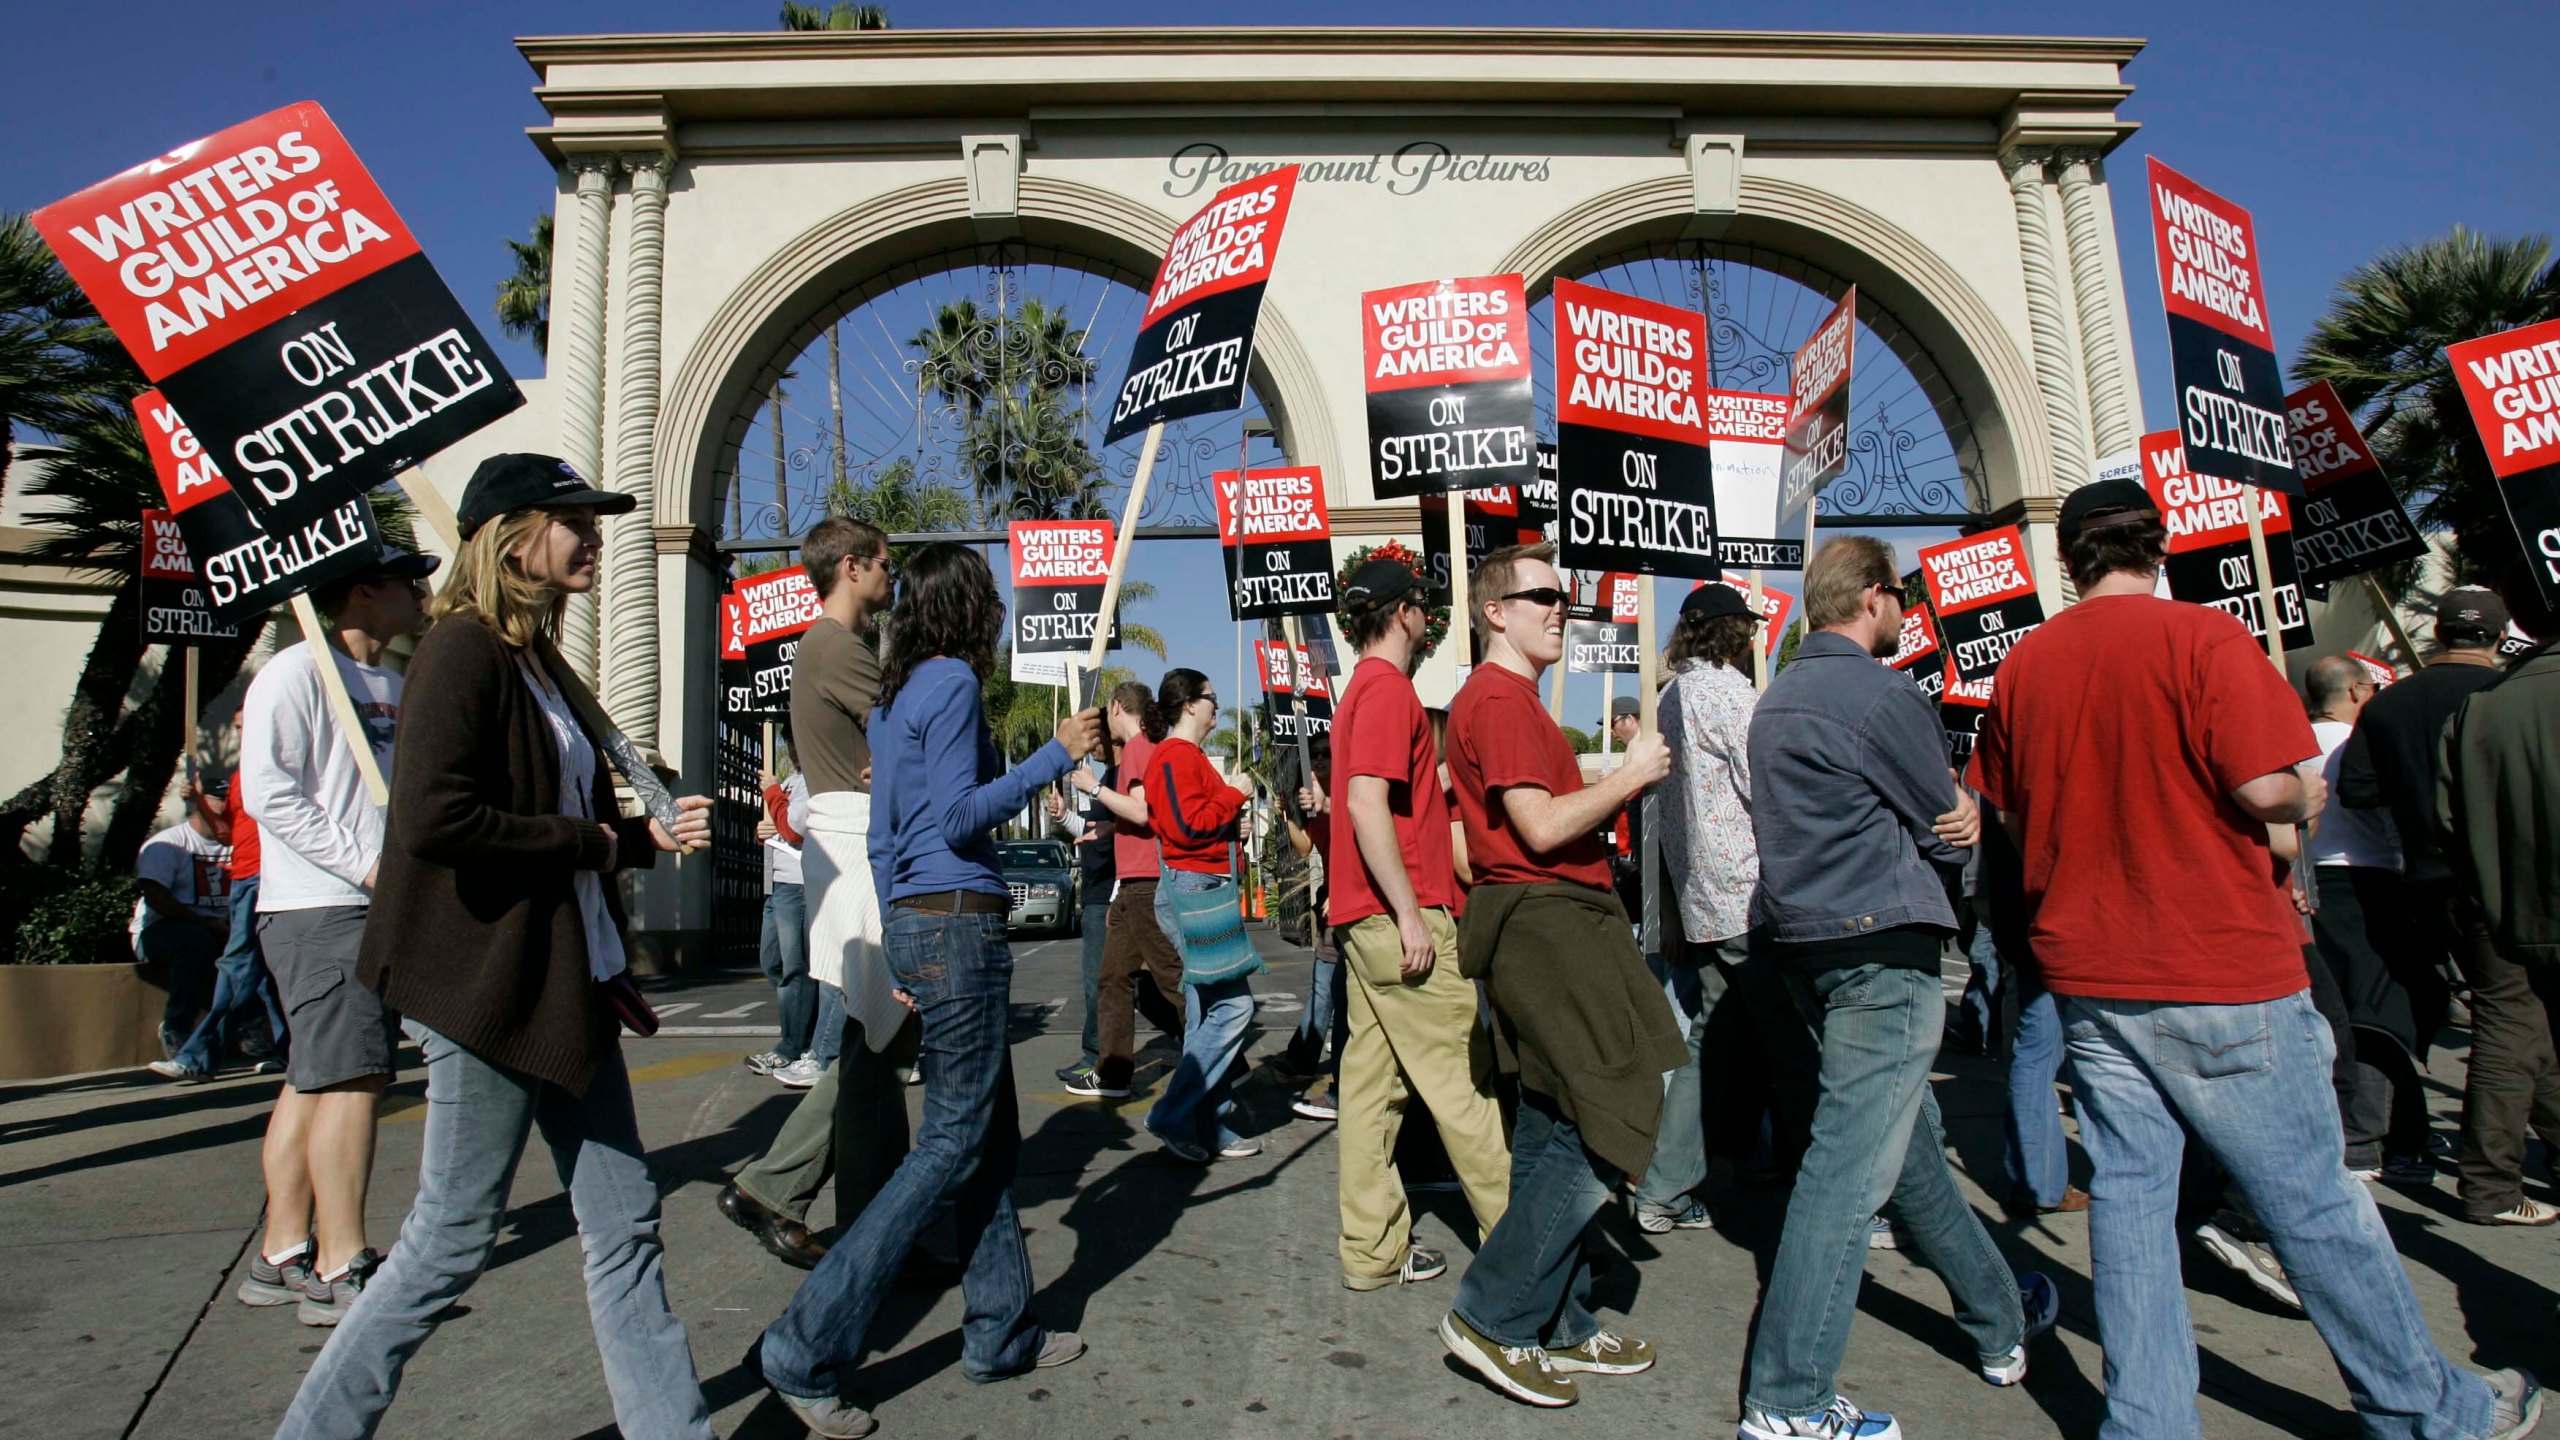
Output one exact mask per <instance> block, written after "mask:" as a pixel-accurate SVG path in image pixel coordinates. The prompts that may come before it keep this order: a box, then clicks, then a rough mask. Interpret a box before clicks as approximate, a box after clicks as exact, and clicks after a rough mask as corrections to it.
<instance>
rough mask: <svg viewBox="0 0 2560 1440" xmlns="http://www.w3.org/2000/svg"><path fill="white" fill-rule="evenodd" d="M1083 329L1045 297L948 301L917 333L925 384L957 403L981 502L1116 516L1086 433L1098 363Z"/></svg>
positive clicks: (965, 454) (1067, 514) (1003, 508)
mask: <svg viewBox="0 0 2560 1440" xmlns="http://www.w3.org/2000/svg"><path fill="white" fill-rule="evenodd" d="M1084 342H1085V332H1084V331H1082V330H1079V329H1076V328H1075V327H1074V324H1073V322H1072V320H1071V319H1070V318H1069V317H1068V315H1067V314H1066V312H1065V311H1063V310H1061V309H1058V308H1056V307H1054V306H1051V305H1049V304H1047V303H1046V302H1044V301H1042V300H1040V299H1039V298H1037V297H1030V298H1026V299H1025V300H1024V301H1023V302H1022V304H1021V306H1020V308H1019V309H1018V310H998V311H993V312H989V311H982V310H980V309H979V308H978V306H977V303H976V302H975V301H972V300H958V301H954V302H952V303H951V304H948V305H945V306H942V307H941V308H940V309H939V310H937V311H936V312H935V314H934V323H933V324H932V325H931V326H929V327H927V328H925V329H923V330H919V331H918V332H916V333H915V334H914V335H913V336H911V337H909V339H908V341H907V344H908V345H909V346H911V347H913V348H914V349H915V350H916V351H918V352H919V354H920V355H921V357H922V358H921V360H920V361H919V362H918V370H917V384H918V386H919V388H920V389H922V390H923V391H925V392H927V393H930V394H933V395H936V396H939V397H940V398H941V399H942V401H943V402H944V403H945V404H949V405H953V406H956V407H957V408H958V409H959V411H960V420H961V451H962V455H961V459H962V468H963V469H964V470H965V471H966V472H967V473H968V475H969V477H970V488H971V490H972V491H974V492H975V494H976V495H977V497H978V500H979V502H980V504H981V505H983V506H985V507H987V508H988V509H990V510H992V511H994V512H995V513H996V514H997V515H999V516H1002V517H1004V518H1008V519H1021V520H1032V519H1099V518H1102V517H1105V516H1107V515H1109V514H1110V507H1109V505H1108V503H1107V502H1106V500H1105V496H1104V491H1105V486H1104V483H1103V480H1102V465H1101V461H1100V460H1099V459H1098V458H1097V457H1096V456H1095V455H1094V453H1093V448H1092V445H1091V443H1090V442H1089V441H1088V440H1087V438H1086V437H1087V435H1088V434H1089V433H1090V431H1091V430H1092V425H1093V416H1092V412H1091V410H1090V409H1089V408H1088V406H1087V404H1086V401H1085V398H1084V397H1085V395H1086V394H1087V393H1088V387H1089V386H1090V385H1091V384H1092V382H1093V379H1094V377H1095V374H1096V373H1097V370H1098V368H1099V367H1098V366H1097V365H1096V364H1095V362H1094V360H1093V359H1092V357H1090V356H1088V355H1086V354H1085V353H1084Z"/></svg>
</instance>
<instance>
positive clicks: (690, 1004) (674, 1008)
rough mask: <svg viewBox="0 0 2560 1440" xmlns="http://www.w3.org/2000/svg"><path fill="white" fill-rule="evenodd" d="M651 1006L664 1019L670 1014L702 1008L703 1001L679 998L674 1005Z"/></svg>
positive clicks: (679, 1013)
mask: <svg viewBox="0 0 2560 1440" xmlns="http://www.w3.org/2000/svg"><path fill="white" fill-rule="evenodd" d="M649 1008H650V1009H652V1010H655V1011H657V1012H658V1018H659V1019H661V1020H664V1019H666V1018H667V1017H668V1016H670V1015H681V1014H683V1013H684V1012H686V1011H687V1010H699V1009H701V1008H702V1002H701V1001H699V1000H679V1001H677V1002H676V1003H674V1004H673V1005H652V1006H650V1007H649Z"/></svg>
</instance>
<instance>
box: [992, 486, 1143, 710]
mask: <svg viewBox="0 0 2560 1440" xmlns="http://www.w3.org/2000/svg"><path fill="white" fill-rule="evenodd" d="M1111 530H1112V525H1111V522H1110V521H1108V520H1016V521H1014V522H1012V523H1011V524H1009V525H1007V526H1006V527H1005V553H1006V555H1007V557H1008V558H1009V559H1010V560H1011V562H1012V565H1011V570H1012V575H1013V604H1012V607H1011V609H1012V615H1013V669H1012V675H1013V678H1014V680H1015V681H1017V682H1019V683H1022V684H1028V685H1060V686H1063V685H1065V684H1066V683H1067V677H1066V666H1067V660H1066V658H1065V657H1068V656H1071V655H1074V654H1075V653H1077V652H1078V651H1085V650H1088V649H1090V651H1091V652H1092V653H1093V654H1094V656H1095V663H1094V664H1093V665H1092V666H1090V667H1088V668H1091V669H1096V670H1098V669H1100V668H1101V663H1100V656H1101V654H1103V653H1107V652H1108V650H1109V649H1110V646H1111V644H1112V642H1113V641H1114V640H1116V639H1117V638H1118V636H1119V629H1120V627H1119V624H1118V623H1117V620H1116V618H1115V617H1114V616H1113V615H1112V614H1111V612H1110V610H1109V609H1107V608H1105V607H1106V606H1108V605H1111V604H1113V603H1115V602H1116V600H1117V598H1118V597H1117V596H1116V595H1115V594H1114V593H1113V590H1112V582H1113V581H1114V580H1116V579H1117V572H1115V571H1113V570H1111V569H1110V568H1109V567H1110V561H1109V559H1108V558H1107V557H1109V556H1110V555H1112V554H1114V553H1117V552H1118V547H1117V546H1116V545H1115V544H1114V543H1113V536H1112V533H1111ZM1122 533H1123V534H1125V533H1126V531H1125V530H1124V531H1123V532H1122ZM1077 708H1078V709H1082V708H1083V707H1082V706H1081V705H1079V706H1078V707H1077Z"/></svg>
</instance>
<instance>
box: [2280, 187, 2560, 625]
mask: <svg viewBox="0 0 2560 1440" xmlns="http://www.w3.org/2000/svg"><path fill="white" fill-rule="evenodd" d="M2556 316H2560V262H2555V260H2554V258H2553V254H2552V247H2551V240H2550V238H2549V237H2548V236H2542V235H2527V236H2523V237H2521V238H2518V239H2514V240H2496V239H2491V238H2489V237H2487V236H2483V235H2481V234H2479V233H2478V232H2476V231H2473V230H2468V229H2465V228H2463V227H2461V226H2458V225H2457V226H2455V227H2454V229H2453V232H2452V233H2451V234H2448V235H2445V236H2442V237H2440V238H2437V239H2434V240H2427V241H2422V242H2420V243H2418V244H2415V245H2406V246H2401V247H2399V248H2396V249H2393V250H2388V251H2385V252H2384V253H2382V254H2381V255H2379V256H2376V257H2375V258H2373V259H2372V260H2369V261H2367V262H2365V263H2364V264H2362V265H2359V266H2357V267H2356V268H2355V269H2353V270H2350V271H2348V272H2347V274H2346V275H2345V277H2344V278H2342V279H2340V280H2339V282H2338V288H2337V291H2336V293H2335V294H2334V295H2333V296H2332V297H2331V298H2330V302H2329V312H2328V313H2327V314H2325V315H2323V316H2321V317H2320V320H2319V322H2318V323H2317V324H2315V325H2313V326H2312V327H2311V334H2310V336H2309V337H2308V338H2307V339H2306V340H2304V342H2303V346H2302V353H2301V354H2300V355H2299V356H2297V357H2296V358H2295V360H2294V365H2293V371H2294V378H2295V379H2296V380H2326V381H2328V382H2329V383H2330V384H2332V385H2334V386H2336V387H2337V390H2338V397H2339V398H2340V399H2342V400H2344V401H2346V403H2347V405H2348V406H2349V408H2351V409H2353V410H2354V411H2355V412H2356V414H2357V416H2358V419H2359V424H2360V425H2361V427H2362V429H2363V430H2364V434H2365V439H2366V441H2367V442H2368V443H2370V444H2371V445H2372V446H2373V451H2374V456H2375V458H2377V459H2379V460H2380V461H2381V462H2382V467H2383V469H2384V470H2386V471H2388V472H2389V473H2390V476H2391V482H2392V484H2393V486H2394V487H2396V488H2397V489H2398V490H2399V492H2400V494H2401V496H2402V498H2404V499H2405V500H2407V501H2409V502H2410V504H2411V508H2412V510H2413V511H2414V512H2415V517H2416V519H2417V521H2418V523H2419V525H2420V526H2421V528H2424V529H2430V530H2436V529H2445V530H2451V531H2452V532H2453V533H2454V543H2455V546H2456V552H2457V553H2456V554H2455V557H2454V563H2455V570H2456V573H2457V576H2458V578H2460V579H2462V580H2466V581H2467V580H2472V579H2476V578H2480V577H2482V576H2483V574H2484V572H2486V571H2487V570H2489V569H2491V568H2493V567H2494V561H2495V559H2496V557H2499V556H2501V555H2504V554H2507V553H2509V552H2511V551H2512V550H2513V549H2514V545H2515V542H2514V540H2513V539H2512V537H2511V535H2510V532H2509V530H2508V526H2507V519H2506V510H2505V505H2504V503H2503V502H2502V501H2501V500H2500V499H2499V497H2498V492H2497V487H2496V485H2495V483H2494V482H2493V480H2492V479H2491V476H2490V472H2489V459H2488V455H2487V452H2485V451H2484V450H2482V449H2481V446H2480V437H2479V435H2478V432H2476V431H2475V430H2474V429H2473V428H2472V425H2471V416H2470V412H2469V410H2468V409H2467V408H2466V407H2465V406H2464V404H2463V400H2462V392H2461V390H2460V388H2459V387H2458V386H2457V385H2456V384H2455V383H2454V378H2453V366H2452V364H2451V363H2450V362H2448V361H2447V360H2446V359H2445V354H2444V347H2445V346H2447V345H2449V344H2452V343H2453V342H2455V341H2459V340H2468V339H2471V338H2473V337H2474V336H2479V335H2486V334H2490V333H2491V332H2493V331H2499V330H2510V329H2513V328H2515V327H2517V326H2519V325H2531V324H2535V323H2537V322H2540V321H2544V320H2549V319H2552V318H2554V317H2556ZM2415 576H2416V566H2415V565H2414V564H2413V565H2404V566H2401V567H2398V568H2397V569H2396V570H2394V571H2393V572H2392V573H2391V574H2390V576H2389V577H2388V583H2389V584H2390V586H2391V588H2392V590H2393V592H2394V595H2395V598H2401V597H2405V596H2406V595H2407V594H2408V593H2409V591H2410V589H2411V588H2412V585H2413V582H2414V580H2415Z"/></svg>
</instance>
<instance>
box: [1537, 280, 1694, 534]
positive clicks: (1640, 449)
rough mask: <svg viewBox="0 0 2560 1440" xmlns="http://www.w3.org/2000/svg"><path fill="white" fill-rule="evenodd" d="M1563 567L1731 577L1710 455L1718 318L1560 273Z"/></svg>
mask: <svg viewBox="0 0 2560 1440" xmlns="http://www.w3.org/2000/svg"><path fill="white" fill-rule="evenodd" d="M1555 331H1556V449H1557V471H1558V474H1557V500H1558V504H1559V510H1560V515H1559V522H1560V523H1559V534H1558V539H1559V541H1560V544H1559V547H1558V548H1559V551H1560V554H1559V555H1558V557H1557V563H1558V564H1560V565H1562V566H1564V567H1566V568H1569V569H1574V570H1598V571H1611V570H1616V571H1624V572H1626V573H1629V574H1637V575H1677V576H1680V577H1682V578H1684V579H1692V580H1708V579H1713V578H1715V577H1716V576H1718V575H1720V574H1722V573H1723V562H1722V559H1721V557H1720V556H1719V554H1718V552H1717V548H1716V514H1715V484H1714V477H1713V474H1712V472H1711V468H1710V466H1709V463H1708V453H1707V421H1706V408H1705V405H1706V392H1707V322H1706V317H1705V316H1703V315H1700V314H1698V313H1697V312H1695V311H1692V310H1681V309H1678V308H1675V307H1673V306H1669V305H1661V304H1657V303H1655V302H1653V301H1650V300H1640V299H1637V298H1636V297H1634V296H1631V295H1620V294H1616V293H1614V292H1612V291H1608V290H1602V289H1599V288H1597V287H1596V286H1591V285H1582V284H1577V283H1576V282H1574V281H1571V280H1558V281H1557V282H1556V287H1555Z"/></svg>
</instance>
